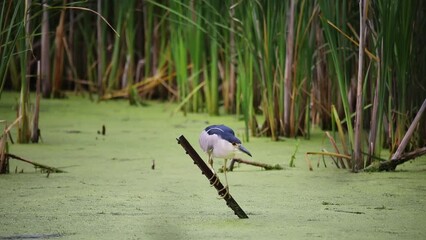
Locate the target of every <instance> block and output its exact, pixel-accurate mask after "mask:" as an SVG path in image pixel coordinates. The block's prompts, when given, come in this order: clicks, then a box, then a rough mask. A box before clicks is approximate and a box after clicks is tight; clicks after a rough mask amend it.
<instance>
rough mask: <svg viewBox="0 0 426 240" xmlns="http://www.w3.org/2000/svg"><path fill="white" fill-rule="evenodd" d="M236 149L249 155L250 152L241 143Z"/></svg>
mask: <svg viewBox="0 0 426 240" xmlns="http://www.w3.org/2000/svg"><path fill="white" fill-rule="evenodd" d="M238 150H240V151H241V152H243V153H245V154H247V155H249V156H250V157H251V153H250V152H249V150H247V148H245V147H243V145H239V146H238Z"/></svg>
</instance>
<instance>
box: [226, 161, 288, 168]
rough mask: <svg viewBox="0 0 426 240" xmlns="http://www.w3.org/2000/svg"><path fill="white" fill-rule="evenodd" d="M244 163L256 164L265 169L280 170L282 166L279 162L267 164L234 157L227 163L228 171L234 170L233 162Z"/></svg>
mask: <svg viewBox="0 0 426 240" xmlns="http://www.w3.org/2000/svg"><path fill="white" fill-rule="evenodd" d="M236 162H237V163H244V164H248V165H252V166H256V167H261V168H263V169H265V170H282V169H283V167H281V166H280V165H279V164H276V165H269V164H266V163H260V162H253V161H248V160H243V159H241V158H234V159H232V161H231V163H230V164H229V168H228V170H229V171H233V170H234V165H235V163H236Z"/></svg>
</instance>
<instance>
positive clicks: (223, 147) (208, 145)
mask: <svg viewBox="0 0 426 240" xmlns="http://www.w3.org/2000/svg"><path fill="white" fill-rule="evenodd" d="M199 143H200V147H201V149H203V151H204V152H208V151H209V149H213V152H212V155H213V157H216V158H232V157H234V156H235V151H236V150H235V147H234V146H233V145H232V144H231V143H230V142H228V141H226V140H223V139H222V138H220V137H219V136H218V135H216V134H212V135H209V134H208V133H207V132H206V131H202V132H201V135H200V139H199Z"/></svg>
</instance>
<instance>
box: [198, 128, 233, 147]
mask: <svg viewBox="0 0 426 240" xmlns="http://www.w3.org/2000/svg"><path fill="white" fill-rule="evenodd" d="M204 130H205V131H206V132H207V134H209V135H213V134H216V135H218V136H220V137H221V138H222V139H225V140H226V141H228V142H230V143H237V144H241V141H240V139H238V138H237V137H235V133H234V131H233V130H232V129H231V128H229V127H227V126H225V125H211V126H208V127H206V129H204Z"/></svg>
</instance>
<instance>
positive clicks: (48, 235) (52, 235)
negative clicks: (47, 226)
mask: <svg viewBox="0 0 426 240" xmlns="http://www.w3.org/2000/svg"><path fill="white" fill-rule="evenodd" d="M67 235H72V234H64V233H46V234H45V233H35V234H17V235H12V236H4V237H3V236H0V240H3V239H7V240H16V239H50V238H60V237H64V236H67Z"/></svg>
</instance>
